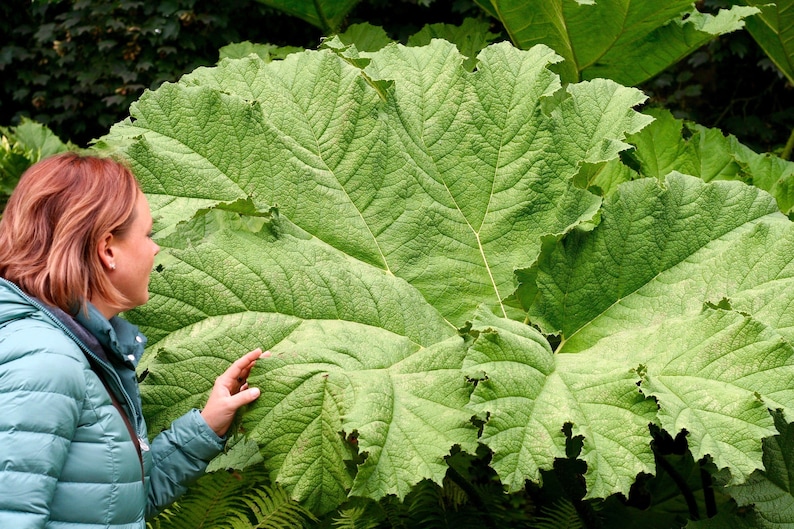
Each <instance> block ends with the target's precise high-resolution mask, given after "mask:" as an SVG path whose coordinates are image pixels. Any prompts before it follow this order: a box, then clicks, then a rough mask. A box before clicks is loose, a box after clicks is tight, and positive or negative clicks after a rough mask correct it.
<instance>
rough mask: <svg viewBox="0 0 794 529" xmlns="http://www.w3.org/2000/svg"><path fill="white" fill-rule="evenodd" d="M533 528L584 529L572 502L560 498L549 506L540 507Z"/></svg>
mask: <svg viewBox="0 0 794 529" xmlns="http://www.w3.org/2000/svg"><path fill="white" fill-rule="evenodd" d="M532 527H533V529H584V524H583V523H582V520H581V518H579V514H578V513H577V512H576V507H574V505H573V503H571V502H570V501H568V500H566V499H565V498H561V499H559V500H558V501H556V502H555V503H554V504H552V505H551V506H549V507H546V508H544V509H541V513H540V514H539V515H538V517H537V519H536V520H535V523H534V524H533V526H532Z"/></svg>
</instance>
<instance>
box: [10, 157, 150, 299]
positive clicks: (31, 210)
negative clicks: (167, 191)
mask: <svg viewBox="0 0 794 529" xmlns="http://www.w3.org/2000/svg"><path fill="white" fill-rule="evenodd" d="M139 192H140V187H139V185H138V182H137V180H136V179H135V176H133V174H132V171H130V169H129V168H128V167H127V166H126V165H125V164H124V163H122V162H120V161H118V160H115V159H113V158H103V157H97V156H85V155H80V154H77V153H74V152H68V153H62V154H57V155H55V156H52V157H49V158H46V159H44V160H41V161H40V162H38V163H36V164H34V165H32V166H31V167H30V168H29V169H28V170H27V171H25V173H24V174H23V175H22V178H21V179H20V180H19V184H18V185H17V187H16V189H15V190H14V192H13V193H12V194H11V197H10V198H9V200H8V204H7V205H6V208H5V211H4V212H3V215H2V218H0V277H4V278H5V279H7V280H9V281H11V282H13V283H16V284H17V285H18V286H19V287H20V288H21V289H22V290H24V291H25V292H27V293H28V294H31V295H33V296H36V297H37V298H39V299H41V300H43V301H45V302H47V303H49V304H51V305H54V306H56V307H59V308H61V309H62V310H65V311H66V312H69V313H72V314H75V313H76V312H77V311H78V310H79V309H80V308H82V307H83V306H84V305H85V303H86V301H88V300H90V299H92V298H94V297H95V296H96V297H99V298H101V299H104V300H106V301H108V302H110V303H112V304H114V305H124V304H125V302H126V299H125V297H124V296H123V295H122V294H121V293H120V292H119V291H118V290H117V289H116V288H115V287H114V286H113V285H112V284H111V283H110V281H109V280H108V278H107V275H106V274H105V271H104V269H103V267H102V263H101V262H100V259H99V253H98V245H99V241H100V240H101V239H102V238H103V237H104V236H105V235H106V234H107V233H112V234H113V235H114V236H117V237H123V236H124V232H125V231H126V230H127V229H128V228H129V225H130V224H131V223H132V221H133V214H134V211H135V203H136V200H137V199H138V194H139Z"/></svg>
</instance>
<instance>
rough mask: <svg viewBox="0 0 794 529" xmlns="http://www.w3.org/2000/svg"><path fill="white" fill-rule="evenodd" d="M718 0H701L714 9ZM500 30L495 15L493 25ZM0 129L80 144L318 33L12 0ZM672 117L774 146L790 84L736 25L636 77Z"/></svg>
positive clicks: (253, 11)
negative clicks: (245, 47)
mask: <svg viewBox="0 0 794 529" xmlns="http://www.w3.org/2000/svg"><path fill="white" fill-rule="evenodd" d="M727 3H728V2H727V1H726V0H701V1H700V2H698V7H699V8H700V9H702V10H705V11H708V10H714V9H716V8H718V7H720V6H724V5H725V4H727ZM467 16H474V17H478V16H479V17H482V16H484V14H483V12H482V11H481V10H480V9H479V7H477V6H476V4H475V3H474V2H473V0H424V1H420V2H417V0H413V1H411V0H393V1H387V0H363V1H362V2H361V3H360V4H358V6H357V7H356V8H355V9H354V10H353V11H352V12H351V13H350V15H349V17H348V20H347V23H348V24H352V23H356V22H369V23H371V24H375V25H379V26H382V27H383V28H384V29H386V31H387V32H388V33H389V35H390V36H391V37H393V38H395V39H397V40H401V41H404V40H405V39H406V38H407V37H408V36H409V35H411V34H413V33H415V32H416V31H418V30H419V29H420V28H421V27H422V26H423V25H425V24H430V23H437V22H445V23H451V24H459V23H460V22H461V21H462V20H463V19H464V18H465V17H467ZM500 29H501V27H500V26H499V23H498V21H495V20H494V21H493V29H492V31H494V32H499V31H500ZM0 34H2V35H3V39H2V41H0V79H2V81H0V125H5V126H9V125H11V126H13V125H16V124H18V123H19V120H20V118H21V117H23V116H25V117H29V118H31V119H34V120H36V121H38V122H41V123H44V124H46V125H47V126H49V127H50V128H51V129H52V130H53V131H54V132H55V133H56V134H58V136H60V137H61V139H63V140H64V141H67V140H69V141H72V142H74V143H75V144H77V145H80V146H87V145H88V143H89V142H90V141H91V140H92V139H95V138H98V137H99V136H101V135H103V134H104V133H105V132H107V130H108V128H109V127H110V126H111V125H112V124H113V123H115V122H117V121H120V120H121V119H123V118H124V117H126V116H127V114H128V111H129V106H130V104H131V103H132V102H133V101H135V100H136V99H137V98H138V97H139V96H140V95H141V93H142V92H143V90H144V89H147V88H148V89H155V88H157V87H158V86H159V85H160V84H162V83H163V82H167V81H175V80H177V79H178V78H179V77H180V76H181V75H182V74H184V73H187V72H190V71H192V70H193V69H195V68H196V67H198V66H203V65H211V64H214V63H215V62H216V61H217V60H218V49H219V48H220V47H222V46H225V45H227V44H229V43H233V42H241V41H244V40H249V41H251V42H257V43H270V44H275V45H280V46H299V47H305V48H315V47H316V46H317V45H318V44H319V42H320V39H321V38H322V34H321V32H320V30H319V29H317V28H314V27H312V26H310V25H309V24H307V23H305V22H303V21H302V20H299V19H297V18H293V17H290V16H288V15H284V14H282V13H280V12H278V11H276V10H273V9H271V8H269V7H266V6H265V5H263V4H260V3H258V2H256V1H254V0H224V1H223V2H215V1H212V0H165V1H157V2H146V1H140V0H115V1H108V0H51V1H49V2H48V1H45V0H35V1H31V0H11V1H6V2H2V3H0ZM640 88H642V89H643V90H644V91H645V92H646V93H647V94H648V95H649V96H651V99H652V100H653V101H656V102H660V103H662V104H664V106H666V107H667V108H669V109H670V110H672V111H673V112H674V114H676V115H677V116H678V117H682V118H688V119H691V120H693V121H696V122H698V123H700V124H702V125H705V126H707V127H719V128H720V129H722V130H723V131H724V132H726V133H731V134H734V135H736V136H737V137H738V138H739V139H740V140H741V141H742V142H743V143H745V144H747V145H749V146H750V147H752V148H754V149H755V150H756V151H759V152H780V151H781V149H782V147H783V145H784V144H785V142H786V139H787V138H788V135H789V133H790V126H791V123H794V105H792V104H791V101H792V100H794V89H792V87H791V86H790V85H789V84H788V83H787V81H786V80H785V78H783V77H782V76H781V75H780V74H779V72H778V71H777V70H776V69H775V67H774V66H773V65H772V64H771V62H770V61H769V60H768V59H767V58H766V56H765V54H764V53H763V51H762V50H761V49H760V48H759V47H758V46H757V45H756V44H755V42H754V41H753V39H752V38H751V37H750V36H749V34H747V33H746V32H744V31H739V32H735V33H732V34H729V35H726V36H723V37H721V38H718V39H716V40H714V41H712V42H711V43H710V44H708V45H706V46H704V47H703V48H701V49H700V50H698V51H697V52H696V53H694V54H693V55H691V56H690V57H688V58H687V59H685V60H684V61H682V62H680V63H678V64H676V65H675V66H673V67H671V68H670V69H669V70H667V71H665V72H663V73H662V74H660V75H658V76H657V77H656V78H654V79H651V80H650V81H648V82H647V83H645V84H644V85H643V86H641V87H640Z"/></svg>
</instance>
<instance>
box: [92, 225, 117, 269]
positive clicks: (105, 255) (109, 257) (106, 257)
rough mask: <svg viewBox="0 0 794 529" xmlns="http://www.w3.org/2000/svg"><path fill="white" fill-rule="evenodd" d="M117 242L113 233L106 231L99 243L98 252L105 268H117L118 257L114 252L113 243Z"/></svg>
mask: <svg viewBox="0 0 794 529" xmlns="http://www.w3.org/2000/svg"><path fill="white" fill-rule="evenodd" d="M114 242H115V240H114V237H113V234H112V233H106V234H105V235H104V236H103V237H102V238H101V239H99V244H98V245H97V253H98V254H99V261H100V262H101V263H102V266H103V267H105V270H115V269H116V259H115V254H114V248H113V243H114Z"/></svg>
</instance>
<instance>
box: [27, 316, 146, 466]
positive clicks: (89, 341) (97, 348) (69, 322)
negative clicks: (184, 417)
mask: <svg viewBox="0 0 794 529" xmlns="http://www.w3.org/2000/svg"><path fill="white" fill-rule="evenodd" d="M39 302H40V303H41V301H40V300H39ZM42 304H43V303H42ZM43 305H44V304H43ZM45 306H46V307H47V309H48V310H49V311H50V313H51V314H52V316H54V317H55V318H57V319H58V321H60V322H61V323H62V324H63V325H64V326H65V327H66V328H68V329H69V330H70V331H71V332H72V334H74V335H75V336H76V337H77V339H78V340H80V341H81V342H82V344H83V345H84V346H85V347H87V348H88V349H90V350H91V352H92V353H94V354H95V355H96V356H97V358H99V359H101V360H102V361H104V362H107V363H110V361H109V360H108V356H107V353H105V350H104V348H103V347H102V344H100V343H99V340H97V339H96V337H95V336H94V335H93V334H91V333H90V332H88V330H87V329H86V328H85V327H83V326H82V325H80V323H79V322H78V321H77V320H75V319H74V318H73V317H72V316H70V315H69V314H67V313H66V312H64V311H63V310H61V309H59V308H58V307H53V306H50V305H45ZM80 350H81V351H83V354H85V357H86V359H87V360H88V363H89V365H90V366H91V370H92V371H93V372H94V373H96V376H97V377H98V378H99V380H100V381H101V382H102V385H103V386H105V391H107V392H108V395H109V396H110V400H111V401H112V402H113V406H114V407H115V408H116V410H118V412H119V415H121V418H122V420H123V421H124V425H125V426H126V427H127V431H128V432H129V434H130V437H131V438H132V443H133V444H134V445H135V450H136V451H137V452H138V460H139V461H140V463H141V479H143V475H144V470H143V453H142V452H141V442H140V440H139V439H138V434H137V433H136V432H135V428H134V427H133V426H132V422H131V421H130V418H129V417H128V416H127V412H125V411H124V408H123V407H122V406H121V402H119V399H118V397H117V396H116V393H115V392H114V391H113V389H112V388H111V387H110V385H109V384H108V382H107V380H106V379H105V374H104V370H103V369H102V367H100V366H99V365H97V362H96V360H94V359H93V358H92V357H91V356H90V355H89V354H88V353H87V352H86V351H85V350H83V348H82V347H81V348H80Z"/></svg>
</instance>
